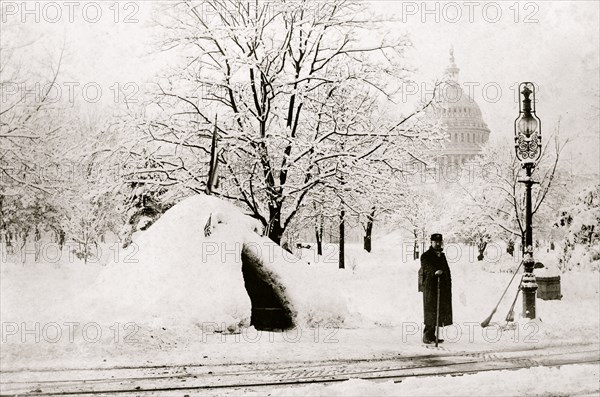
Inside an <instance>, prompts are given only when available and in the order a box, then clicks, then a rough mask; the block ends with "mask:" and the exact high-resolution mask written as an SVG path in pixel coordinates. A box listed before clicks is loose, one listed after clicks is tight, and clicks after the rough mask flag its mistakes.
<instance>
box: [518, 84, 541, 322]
mask: <svg viewBox="0 0 600 397" xmlns="http://www.w3.org/2000/svg"><path fill="white" fill-rule="evenodd" d="M519 92H520V93H521V94H522V102H519V117H518V118H517V119H516V120H515V151H516V154H517V159H519V161H520V162H521V166H522V167H523V168H525V172H526V177H525V178H524V179H520V180H519V182H521V183H524V184H525V187H526V199H525V200H526V203H525V205H526V209H525V250H524V258H523V259H524V262H523V265H524V268H525V272H524V274H523V280H522V282H521V290H522V291H523V317H526V318H531V319H533V318H535V317H536V315H535V294H536V291H537V288H538V286H537V283H536V282H535V276H534V274H533V268H534V264H535V262H534V260H533V232H532V227H531V223H532V214H531V186H532V185H534V184H535V183H536V182H534V181H533V178H532V177H531V174H532V173H533V169H534V168H535V165H536V163H537V161H538V160H539V159H540V157H541V155H542V128H541V125H542V123H541V121H540V119H539V118H538V117H537V115H536V114H535V86H534V85H533V83H530V82H526V83H521V84H519Z"/></svg>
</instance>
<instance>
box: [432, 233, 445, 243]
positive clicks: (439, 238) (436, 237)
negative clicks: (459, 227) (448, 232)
mask: <svg viewBox="0 0 600 397" xmlns="http://www.w3.org/2000/svg"><path fill="white" fill-rule="evenodd" d="M431 241H443V239H442V235H441V234H439V233H433V234H432V235H431Z"/></svg>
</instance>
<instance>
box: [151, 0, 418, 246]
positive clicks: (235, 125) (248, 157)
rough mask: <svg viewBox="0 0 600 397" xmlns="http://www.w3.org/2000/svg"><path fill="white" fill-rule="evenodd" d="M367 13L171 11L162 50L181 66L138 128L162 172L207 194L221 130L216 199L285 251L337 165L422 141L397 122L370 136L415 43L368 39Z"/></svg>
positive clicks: (326, 5) (280, 8) (322, 9)
mask: <svg viewBox="0 0 600 397" xmlns="http://www.w3.org/2000/svg"><path fill="white" fill-rule="evenodd" d="M363 11H364V5H363V4H362V3H360V2H352V1H344V0H336V1H333V2H311V1H294V2H291V1H282V2H280V3H273V2H267V3H263V2H258V1H255V2H237V1H229V0H222V1H216V0H213V1H207V2H203V3H202V5H201V6H200V5H198V4H197V3H193V2H189V1H182V2H178V3H176V4H175V5H171V6H169V7H168V10H167V11H165V13H164V14H163V15H162V16H161V20H160V22H161V23H162V25H163V26H164V31H165V34H166V38H165V41H164V43H163V49H164V50H173V51H175V53H176V54H178V59H179V60H181V62H180V63H179V64H178V66H179V67H178V69H176V70H175V71H174V72H172V73H170V74H169V76H167V78H166V79H164V80H163V81H162V82H161V83H160V84H159V96H158V100H159V101H158V106H160V109H157V108H154V110H153V111H152V112H151V113H153V114H155V115H157V116H156V117H153V118H152V119H150V120H144V122H142V123H140V124H139V128H141V129H143V130H144V131H145V132H146V133H147V134H148V135H149V136H151V137H152V139H153V140H154V141H155V142H157V143H160V144H162V145H165V146H164V147H163V152H164V153H169V156H168V159H167V160H165V161H164V162H163V164H164V168H163V171H164V172H166V173H168V175H169V178H171V179H173V180H177V181H178V182H179V183H180V184H182V185H185V186H186V188H188V189H190V190H192V191H196V192H202V191H204V190H205V184H206V180H207V176H208V168H209V151H210V144H209V143H210V139H211V138H212V131H213V129H215V128H216V130H217V133H218V135H219V142H220V145H222V149H221V150H220V151H219V155H218V161H219V169H220V171H221V172H220V175H221V179H222V182H221V183H220V189H219V190H218V191H216V192H214V193H215V194H218V195H220V196H221V197H224V198H228V199H232V200H235V201H238V202H240V203H242V204H243V205H244V206H245V207H247V208H248V210H249V211H250V213H251V215H252V216H254V217H255V218H257V219H259V220H260V221H261V222H262V224H263V225H264V227H265V229H266V234H268V236H269V237H270V238H271V239H272V240H274V241H276V242H280V241H281V238H282V235H283V232H284V231H285V229H286V228H287V227H288V226H289V225H290V223H291V222H292V220H293V219H294V217H295V216H297V214H298V212H299V211H300V210H301V208H302V207H303V205H304V204H305V203H306V202H307V199H308V197H309V196H310V193H311V192H312V191H313V190H314V189H315V188H317V187H318V186H322V185H326V184H329V183H331V184H334V182H332V181H334V178H336V177H337V175H338V174H339V170H340V165H339V160H340V159H342V158H343V159H345V160H346V161H347V163H348V164H355V163H357V162H360V161H363V160H368V159H370V160H373V159H376V158H377V157H378V156H380V155H381V154H382V153H384V152H385V150H388V149H387V148H388V147H389V146H390V145H391V144H392V143H393V142H394V140H395V139H397V138H399V137H403V136H404V137H407V138H413V137H415V136H416V135H418V134H416V131H415V130H413V131H411V130H409V129H407V128H403V127H404V126H406V125H402V124H403V123H397V125H396V126H394V125H391V126H390V128H386V129H381V128H373V119H376V117H374V116H375V115H376V114H377V112H381V111H382V107H381V103H385V102H389V101H391V100H392V99H393V95H394V94H395V93H396V92H397V89H398V87H399V86H400V83H401V82H402V81H405V80H404V79H406V77H407V68H406V67H405V65H404V57H403V52H404V50H405V49H406V48H407V47H408V46H409V44H410V43H409V41H408V39H407V38H406V37H404V36H401V37H396V38H391V39H390V38H386V37H384V38H382V39H380V40H376V39H374V38H373V37H375V35H376V32H377V27H378V23H377V21H373V20H371V19H369V17H367V16H366V15H367V14H366V13H364V12H363ZM363 33H364V34H363ZM366 37H369V40H366V39H365V38H366ZM372 38H373V39H372ZM217 114H218V117H219V124H218V125H216V126H215V125H214V123H213V122H212V120H213V119H214V116H215V115H217ZM410 118H411V116H410V115H409V116H408V117H406V120H410ZM406 124H408V123H406ZM341 141H344V142H345V144H344V149H343V150H342V149H341V145H340V144H339V143H340V142H341ZM384 158H387V157H386V156H384Z"/></svg>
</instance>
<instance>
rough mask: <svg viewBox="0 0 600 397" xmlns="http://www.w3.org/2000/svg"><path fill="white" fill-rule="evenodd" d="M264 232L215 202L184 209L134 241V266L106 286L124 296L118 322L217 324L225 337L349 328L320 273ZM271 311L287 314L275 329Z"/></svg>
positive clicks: (116, 310) (120, 267)
mask: <svg viewBox="0 0 600 397" xmlns="http://www.w3.org/2000/svg"><path fill="white" fill-rule="evenodd" d="M209 219H210V223H209ZM205 228H206V229H207V230H205ZM260 229H262V228H261V227H260V224H259V223H258V222H257V221H256V220H254V219H252V218H250V217H249V216H246V215H244V214H243V213H242V211H241V210H240V209H239V208H237V207H236V206H234V205H233V204H231V203H228V202H225V201H223V200H221V199H218V198H216V197H213V196H205V195H196V196H192V197H189V198H187V199H185V200H183V201H182V202H180V203H178V204H177V205H175V206H174V207H172V208H171V209H169V210H168V211H167V212H165V214H163V216H161V217H160V218H159V219H158V220H157V221H156V222H155V223H154V224H153V225H152V226H151V227H150V228H149V229H148V230H146V231H144V232H141V233H139V234H138V235H137V236H135V237H134V248H137V249H138V252H137V254H136V255H134V260H129V261H128V262H129V263H125V262H126V261H124V260H121V261H120V262H119V263H117V264H116V265H115V266H112V269H110V270H109V269H107V272H105V274H104V275H103V277H102V278H101V279H100V280H99V281H98V283H97V287H98V289H99V290H100V291H102V294H104V295H105V296H106V295H111V296H118V297H119V298H118V299H116V302H115V305H114V306H113V307H111V315H112V319H113V320H115V317H117V318H116V319H117V320H120V319H122V321H138V322H142V323H146V324H148V323H150V324H153V323H154V324H164V323H170V322H176V323H178V324H180V325H181V324H196V325H202V324H207V323H216V324H218V325H219V327H224V331H225V332H235V331H237V330H239V328H240V327H246V326H250V325H251V322H252V325H255V326H257V325H260V326H262V327H263V328H279V329H286V328H290V327H292V326H314V325H319V324H328V325H336V326H339V325H341V324H342V323H343V322H344V320H345V319H346V317H347V316H348V310H347V308H346V305H345V303H344V302H343V301H342V299H341V298H339V296H340V294H339V293H336V291H335V288H332V287H331V285H328V284H327V280H323V279H322V278H321V277H320V274H319V269H318V268H317V267H316V266H309V265H308V263H307V262H305V261H302V260H300V259H298V258H296V257H295V256H293V255H292V254H291V253H289V252H287V251H284V250H282V249H281V247H279V246H278V245H277V244H275V243H273V242H272V241H271V240H270V239H268V238H265V237H262V236H261V235H260V234H259V233H258V232H259V230H260ZM206 231H208V232H209V233H208V235H205V234H207V233H206ZM270 311H271V312H272V311H275V312H278V313H275V314H278V315H280V316H279V317H278V320H277V321H275V324H271V326H269V324H268V322H265V321H266V319H267V318H268V317H269V315H270V314H273V313H269V312H270ZM257 328H258V327H257Z"/></svg>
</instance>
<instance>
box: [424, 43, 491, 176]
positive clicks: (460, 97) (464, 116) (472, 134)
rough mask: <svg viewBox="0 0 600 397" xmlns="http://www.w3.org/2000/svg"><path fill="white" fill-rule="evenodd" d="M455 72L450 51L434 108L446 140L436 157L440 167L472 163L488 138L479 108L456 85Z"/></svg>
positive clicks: (456, 74) (458, 85) (457, 81)
mask: <svg viewBox="0 0 600 397" xmlns="http://www.w3.org/2000/svg"><path fill="white" fill-rule="evenodd" d="M459 71H460V69H459V68H458V67H457V66H456V63H455V61H454V51H453V50H452V49H451V50H450V66H449V67H448V68H447V69H446V74H447V76H448V81H447V82H446V83H444V84H442V85H441V86H440V87H439V91H438V94H437V95H436V96H437V102H436V104H435V108H434V114H435V117H436V118H437V119H438V120H439V121H441V124H442V125H443V126H444V128H445V129H446V131H447V133H448V137H449V140H450V141H449V142H447V143H446V147H445V148H444V149H443V150H442V151H441V152H440V155H439V157H440V161H441V162H442V163H443V164H458V165H460V164H462V163H464V162H465V161H469V160H472V159H473V158H475V157H476V156H478V155H479V154H480V153H481V149H482V147H483V145H485V144H486V143H487V142H488V140H489V136H490V130H489V128H488V126H487V124H486V123H485V121H483V117H482V114H481V109H480V108H479V105H477V103H476V102H475V100H473V98H471V97H470V96H469V95H468V94H467V93H466V92H465V91H464V90H463V88H462V87H461V85H460V83H459V80H458V72H459Z"/></svg>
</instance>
